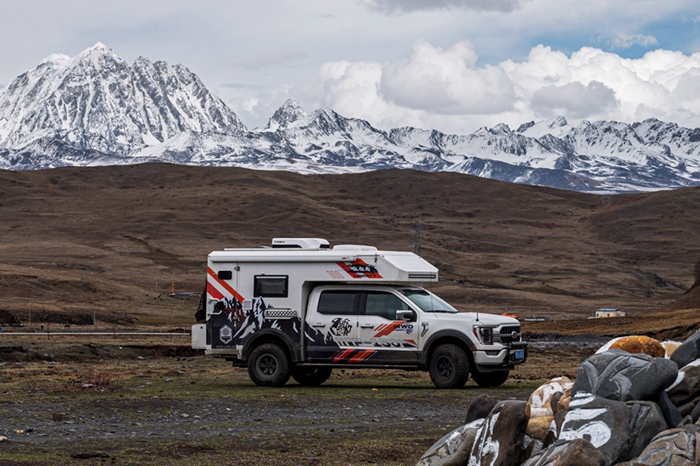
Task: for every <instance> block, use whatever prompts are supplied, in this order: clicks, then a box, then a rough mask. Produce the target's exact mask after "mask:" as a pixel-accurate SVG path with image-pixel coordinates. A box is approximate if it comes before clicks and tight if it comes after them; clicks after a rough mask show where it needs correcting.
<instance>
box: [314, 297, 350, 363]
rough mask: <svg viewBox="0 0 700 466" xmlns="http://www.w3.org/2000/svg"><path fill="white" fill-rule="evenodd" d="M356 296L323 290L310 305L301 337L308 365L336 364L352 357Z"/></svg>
mask: <svg viewBox="0 0 700 466" xmlns="http://www.w3.org/2000/svg"><path fill="white" fill-rule="evenodd" d="M360 296H361V295H360V293H358V292H357V291H353V290H332V289H331V290H323V291H321V292H320V294H319V295H318V296H317V298H316V299H317V302H316V303H315V304H314V303H311V306H312V309H313V310H312V311H311V312H309V313H308V315H307V322H306V332H305V334H304V338H305V346H306V356H307V360H308V361H309V362H322V363H339V362H343V359H346V358H345V356H350V355H351V354H352V351H348V350H349V349H352V348H353V347H354V346H353V345H354V343H353V342H354V341H355V340H356V339H357V312H358V308H359V304H360ZM314 305H315V308H313V306H314Z"/></svg>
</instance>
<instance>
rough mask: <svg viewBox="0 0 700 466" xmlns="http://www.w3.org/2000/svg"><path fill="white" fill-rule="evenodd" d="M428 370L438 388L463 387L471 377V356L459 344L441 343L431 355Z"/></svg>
mask: <svg viewBox="0 0 700 466" xmlns="http://www.w3.org/2000/svg"><path fill="white" fill-rule="evenodd" d="M428 372H430V380H432V381H433V384H435V386H436V387H437V388H462V387H464V384H465V383H467V379H469V357H468V356H467V354H466V353H465V352H464V350H463V349H462V348H460V347H459V346H457V345H452V344H444V345H440V346H438V347H437V348H435V349H434V350H433V354H432V355H431V356H430V364H429V365H428Z"/></svg>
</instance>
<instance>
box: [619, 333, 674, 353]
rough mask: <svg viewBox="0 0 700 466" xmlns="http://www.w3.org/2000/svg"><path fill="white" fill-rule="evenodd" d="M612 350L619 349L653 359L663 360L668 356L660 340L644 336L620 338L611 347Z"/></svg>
mask: <svg viewBox="0 0 700 466" xmlns="http://www.w3.org/2000/svg"><path fill="white" fill-rule="evenodd" d="M610 349H619V350H622V351H627V352H628V353H635V354H640V353H641V354H648V355H649V356H651V357H652V358H663V357H665V356H666V350H665V349H664V347H663V345H662V344H661V342H660V341H659V340H656V339H654V338H649V337H645V336H642V335H631V336H628V337H623V338H620V339H619V340H617V341H615V342H614V343H613V344H612V345H610Z"/></svg>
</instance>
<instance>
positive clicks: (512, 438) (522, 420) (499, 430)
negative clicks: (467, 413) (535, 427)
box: [467, 401, 528, 466]
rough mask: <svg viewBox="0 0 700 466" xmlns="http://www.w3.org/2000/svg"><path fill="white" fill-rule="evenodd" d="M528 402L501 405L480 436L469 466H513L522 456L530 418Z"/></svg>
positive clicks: (488, 419) (512, 402)
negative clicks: (528, 415)
mask: <svg viewBox="0 0 700 466" xmlns="http://www.w3.org/2000/svg"><path fill="white" fill-rule="evenodd" d="M525 406H526V403H525V402H524V401H501V402H499V403H498V404H497V405H496V407H495V408H493V410H492V411H491V414H489V416H488V417H487V418H486V420H485V421H484V423H483V424H482V425H481V427H480V428H479V431H478V432H477V434H476V440H475V441H474V446H473V447H472V451H471V453H470V455H469V462H468V463H467V464H468V465H469V466H512V465H515V464H518V460H519V458H520V454H521V452H522V446H523V440H524V437H525V429H526V427H527V421H528V417H527V416H526V415H525Z"/></svg>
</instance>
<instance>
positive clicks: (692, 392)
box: [666, 359, 700, 407]
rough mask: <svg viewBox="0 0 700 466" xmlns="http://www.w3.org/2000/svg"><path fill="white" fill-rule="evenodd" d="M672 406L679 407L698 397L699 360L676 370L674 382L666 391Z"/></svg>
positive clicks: (699, 382) (699, 379) (699, 390)
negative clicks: (676, 374)
mask: <svg viewBox="0 0 700 466" xmlns="http://www.w3.org/2000/svg"><path fill="white" fill-rule="evenodd" d="M666 392H667V393H668V397H669V398H670V399H671V401H672V402H673V404H675V405H676V406H678V407H680V406H681V405H684V404H686V403H688V402H690V401H693V399H694V398H695V397H697V396H698V395H700V359H696V360H695V361H691V362H690V363H688V364H686V365H685V366H683V367H681V368H680V369H678V376H677V377H676V380H675V382H673V384H672V385H671V386H670V387H668V388H667V389H666Z"/></svg>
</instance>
